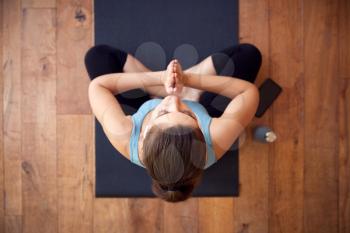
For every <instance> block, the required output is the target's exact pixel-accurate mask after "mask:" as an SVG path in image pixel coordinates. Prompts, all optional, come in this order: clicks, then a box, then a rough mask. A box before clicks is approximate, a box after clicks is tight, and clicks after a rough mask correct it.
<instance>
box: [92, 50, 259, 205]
mask: <svg viewBox="0 0 350 233" xmlns="http://www.w3.org/2000/svg"><path fill="white" fill-rule="evenodd" d="M85 65H86V69H87V71H88V74H89V77H90V79H91V80H92V81H91V83H90V85H89V100H90V105H91V108H92V110H93V113H94V115H95V116H96V118H97V120H98V121H99V122H100V124H101V125H102V127H103V129H104V132H105V134H106V135H107V137H108V139H109V141H110V142H111V144H112V145H113V146H114V147H115V148H116V149H117V150H118V151H119V152H120V153H121V154H122V155H123V156H125V157H126V158H127V159H129V160H131V162H133V163H135V164H137V165H139V166H143V167H145V168H146V169H147V172H148V174H149V175H150V176H151V178H152V190H153V192H154V194H155V195H157V196H158V197H160V198H162V199H164V200H166V201H169V202H178V201H183V200H186V199H187V198H189V197H190V195H191V193H192V191H193V189H194V188H195V187H196V186H197V185H198V184H199V183H200V181H201V178H202V175H203V171H204V169H206V168H208V167H209V166H211V165H212V164H214V163H215V162H216V161H217V160H219V159H220V158H221V157H222V156H223V155H224V154H225V152H226V151H227V150H228V149H230V147H231V145H232V144H233V143H234V142H235V140H236V139H237V138H238V137H239V135H240V134H241V133H242V131H243V130H244V128H245V127H246V126H247V125H248V123H249V122H250V121H251V120H252V118H253V116H254V115H255V112H256V110H257V107H258V103H259V92H258V89H257V88H256V86H255V85H254V84H253V83H254V81H255V78H256V76H257V73H258V71H259V69H260V66H261V53H260V52H259V50H258V49H257V48H256V47H255V46H254V45H251V44H239V45H237V46H231V47H228V48H225V49H223V50H221V51H219V52H218V53H214V54H212V55H211V56H208V57H207V58H205V59H204V60H203V61H201V62H200V63H199V64H197V65H195V66H193V67H191V68H189V69H186V70H185V71H183V70H182V67H181V65H180V64H179V62H178V61H177V60H176V59H175V60H172V61H171V62H170V63H169V65H168V66H167V69H166V70H164V71H156V72H152V71H151V70H149V69H148V68H147V67H145V66H144V65H143V64H142V63H141V62H140V61H138V60H137V59H136V58H135V57H133V56H132V55H131V54H128V53H126V52H125V51H123V50H121V49H117V48H114V47H111V46H108V45H96V46H93V47H92V48H90V49H89V51H88V52H87V53H86V55H85ZM125 93H129V94H130V96H129V98H128V97H126V96H125ZM215 97H219V98H220V97H221V98H224V99H225V98H226V99H227V100H229V101H228V102H227V104H225V108H224V111H220V110H219V109H218V108H217V106H215V104H211V102H212V100H213V99H214V98H215ZM121 105H124V106H125V108H130V107H131V108H133V109H136V110H137V111H136V112H135V111H134V113H133V114H132V115H126V114H125V113H124V111H123V110H122V108H121ZM213 105H214V106H213Z"/></svg>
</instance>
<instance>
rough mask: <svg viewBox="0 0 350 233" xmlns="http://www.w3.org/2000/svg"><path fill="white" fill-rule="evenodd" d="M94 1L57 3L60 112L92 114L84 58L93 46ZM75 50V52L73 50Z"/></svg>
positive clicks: (64, 1)
mask: <svg viewBox="0 0 350 233" xmlns="http://www.w3.org/2000/svg"><path fill="white" fill-rule="evenodd" d="M92 4H93V1H92V0H85V1H79V4H77V3H76V2H74V1H71V0H58V1H57V113H58V114H90V113H91V109H90V105H89V101H88V100H89V99H88V91H87V90H88V85H89V83H90V79H89V76H88V74H87V72H86V70H85V64H84V56H85V53H86V51H87V50H88V49H89V48H90V47H91V46H92V45H93V38H94V37H93V34H92V28H93V22H92V20H93V19H92ZM72 48H74V49H72Z"/></svg>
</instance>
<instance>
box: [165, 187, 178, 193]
mask: <svg viewBox="0 0 350 233" xmlns="http://www.w3.org/2000/svg"><path fill="white" fill-rule="evenodd" d="M167 191H172V192H175V191H177V190H176V189H175V188H174V187H173V188H170V187H167Z"/></svg>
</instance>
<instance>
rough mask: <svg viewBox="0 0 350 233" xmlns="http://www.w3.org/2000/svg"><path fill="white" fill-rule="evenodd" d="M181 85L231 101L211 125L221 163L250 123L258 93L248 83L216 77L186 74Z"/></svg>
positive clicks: (257, 101)
mask: <svg viewBox="0 0 350 233" xmlns="http://www.w3.org/2000/svg"><path fill="white" fill-rule="evenodd" d="M184 85H187V86H190V87H194V88H198V89H202V90H206V91H210V92H214V93H218V94H220V95H223V96H226V97H228V98H231V99H232V100H231V102H230V103H229V104H228V105H227V107H226V109H225V111H224V112H223V114H222V115H221V116H220V117H218V118H215V117H214V118H213V119H212V122H211V125H210V134H211V137H212V140H213V148H214V151H215V155H216V158H217V159H220V158H221V157H222V156H223V155H224V154H225V152H226V151H227V150H228V149H229V148H230V147H231V145H232V144H233V143H234V142H235V140H236V139H237V138H238V137H239V135H240V134H241V133H242V132H243V130H244V128H245V127H246V126H247V125H248V124H249V123H250V122H251V120H252V119H253V117H254V115H255V113H256V110H257V107H258V104H259V91H258V89H257V87H256V86H255V85H254V84H252V83H250V82H248V81H245V80H241V79H238V78H233V77H228V76H217V75H197V74H192V73H187V74H185V75H184Z"/></svg>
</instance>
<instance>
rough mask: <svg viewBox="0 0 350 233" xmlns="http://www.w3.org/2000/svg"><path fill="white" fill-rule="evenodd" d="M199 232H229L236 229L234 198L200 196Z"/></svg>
mask: <svg viewBox="0 0 350 233" xmlns="http://www.w3.org/2000/svg"><path fill="white" fill-rule="evenodd" d="M199 200H200V201H199V202H200V205H199V206H198V209H199V210H198V212H199V216H198V220H199V223H198V232H201V233H207V232H213V233H214V232H215V233H221V232H223V233H228V232H235V231H234V221H232V220H233V219H234V213H233V203H234V198H231V197H220V198H217V197H212V198H200V199H199Z"/></svg>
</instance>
